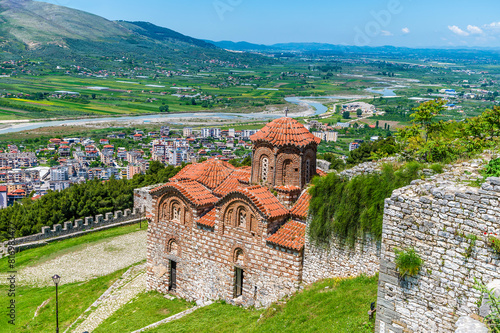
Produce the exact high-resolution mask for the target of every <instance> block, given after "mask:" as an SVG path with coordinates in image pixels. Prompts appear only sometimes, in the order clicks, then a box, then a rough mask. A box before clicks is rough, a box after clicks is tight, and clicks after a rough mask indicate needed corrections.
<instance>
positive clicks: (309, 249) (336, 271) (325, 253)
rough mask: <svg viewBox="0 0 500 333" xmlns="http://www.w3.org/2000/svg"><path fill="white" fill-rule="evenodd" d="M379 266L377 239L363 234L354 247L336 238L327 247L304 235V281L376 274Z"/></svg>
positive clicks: (308, 282) (311, 281)
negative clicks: (317, 244)
mask: <svg viewBox="0 0 500 333" xmlns="http://www.w3.org/2000/svg"><path fill="white" fill-rule="evenodd" d="M379 266H380V242H377V241H375V240H372V239H370V238H367V239H366V240H365V241H361V240H360V241H358V242H357V243H356V245H355V247H354V248H350V247H349V246H348V245H345V246H344V245H340V244H339V242H338V240H337V239H333V240H332V241H331V245H330V247H329V248H323V247H318V246H315V245H314V244H312V243H311V242H310V241H309V237H308V236H307V235H306V245H305V249H304V268H303V273H302V274H303V275H302V280H303V281H304V283H306V284H310V283H314V282H316V281H319V280H322V279H327V278H334V277H335V278H347V277H353V276H358V275H361V274H365V275H368V276H373V275H375V274H377V272H378V270H379Z"/></svg>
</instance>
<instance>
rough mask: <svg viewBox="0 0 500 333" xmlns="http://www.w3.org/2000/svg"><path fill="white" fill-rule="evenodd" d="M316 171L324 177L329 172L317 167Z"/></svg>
mask: <svg viewBox="0 0 500 333" xmlns="http://www.w3.org/2000/svg"><path fill="white" fill-rule="evenodd" d="M316 173H317V174H318V176H320V177H323V176H326V175H327V174H328V173H326V172H324V171H323V170H321V169H316Z"/></svg>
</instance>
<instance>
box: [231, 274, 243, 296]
mask: <svg viewBox="0 0 500 333" xmlns="http://www.w3.org/2000/svg"><path fill="white" fill-rule="evenodd" d="M242 294H243V269H241V268H239V267H235V278H234V295H233V296H234V298H237V297H240V296H241V295H242Z"/></svg>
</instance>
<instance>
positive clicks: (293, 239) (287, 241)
mask: <svg viewBox="0 0 500 333" xmlns="http://www.w3.org/2000/svg"><path fill="white" fill-rule="evenodd" d="M305 235H306V225H305V223H302V222H298V221H293V220H292V221H289V222H287V223H285V224H284V225H282V226H281V228H279V230H278V231H276V232H275V233H274V234H272V235H271V236H269V237H268V238H267V239H266V240H267V241H268V242H269V243H271V244H275V245H279V246H282V247H285V248H288V249H292V250H297V251H300V250H302V249H303V248H304V244H305Z"/></svg>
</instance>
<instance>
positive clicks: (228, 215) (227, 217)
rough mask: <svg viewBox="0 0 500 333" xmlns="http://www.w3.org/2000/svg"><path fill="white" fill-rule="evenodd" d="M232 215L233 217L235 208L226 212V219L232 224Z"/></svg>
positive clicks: (226, 221) (227, 222) (228, 223)
mask: <svg viewBox="0 0 500 333" xmlns="http://www.w3.org/2000/svg"><path fill="white" fill-rule="evenodd" d="M232 217H233V210H232V209H229V210H228V211H227V212H226V217H225V219H224V221H225V223H226V225H231V220H232Z"/></svg>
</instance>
